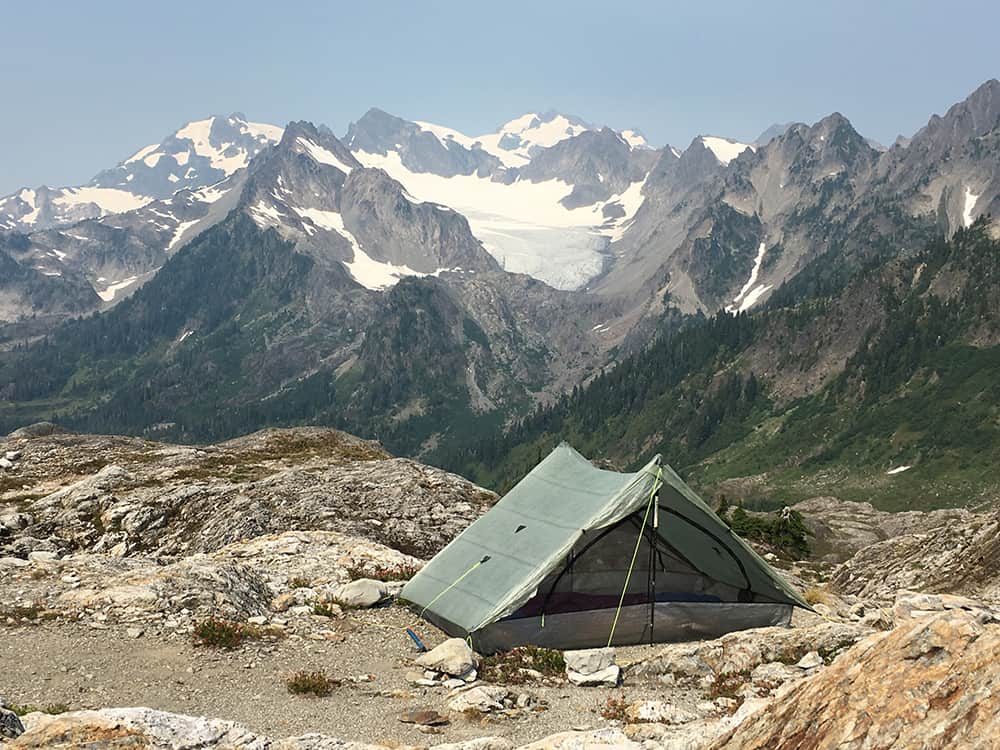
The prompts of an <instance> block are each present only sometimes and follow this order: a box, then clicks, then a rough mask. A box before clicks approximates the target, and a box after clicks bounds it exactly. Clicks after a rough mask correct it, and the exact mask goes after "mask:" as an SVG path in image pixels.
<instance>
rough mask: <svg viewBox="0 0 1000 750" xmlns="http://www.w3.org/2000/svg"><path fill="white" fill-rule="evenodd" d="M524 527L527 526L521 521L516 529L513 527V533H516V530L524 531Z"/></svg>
mask: <svg viewBox="0 0 1000 750" xmlns="http://www.w3.org/2000/svg"><path fill="white" fill-rule="evenodd" d="M526 528H528V527H527V526H525V525H524V524H523V523H522V524H521V525H520V526H518V527H517V528H516V529H514V533H515V534H516V533H517V532H519V531H524V530H525V529H526Z"/></svg>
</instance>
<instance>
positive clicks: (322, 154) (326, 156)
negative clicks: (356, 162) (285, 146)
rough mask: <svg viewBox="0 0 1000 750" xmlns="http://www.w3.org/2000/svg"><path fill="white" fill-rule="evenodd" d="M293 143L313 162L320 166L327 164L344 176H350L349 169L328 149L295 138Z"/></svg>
mask: <svg viewBox="0 0 1000 750" xmlns="http://www.w3.org/2000/svg"><path fill="white" fill-rule="evenodd" d="M295 142H296V144H298V145H299V146H301V147H302V148H303V149H304V150H305V152H306V154H308V155H309V157H310V158H312V160H313V161H315V162H318V163H320V164H327V165H329V166H331V167H336V168H337V169H339V170H340V171H341V172H343V173H344V174H350V172H351V167H349V166H347V165H346V164H344V162H342V161H341V160H340V159H339V158H338V157H337V155H336V154H335V153H333V152H332V151H330V150H329V149H325V148H323V147H322V146H320V145H317V144H315V143H313V142H312V141H310V140H308V139H307V138H301V137H300V138H296V139H295Z"/></svg>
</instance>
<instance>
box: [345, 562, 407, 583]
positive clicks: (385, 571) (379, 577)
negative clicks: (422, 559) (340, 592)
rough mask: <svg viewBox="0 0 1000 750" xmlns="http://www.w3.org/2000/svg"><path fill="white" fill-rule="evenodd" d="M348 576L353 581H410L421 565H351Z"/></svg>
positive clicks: (348, 568)
mask: <svg viewBox="0 0 1000 750" xmlns="http://www.w3.org/2000/svg"><path fill="white" fill-rule="evenodd" d="M346 570H347V574H348V575H349V576H350V577H351V580H352V581H356V580H358V579H359V578H373V579H375V580H376V581H408V580H410V579H411V578H413V576H415V575H416V574H417V573H418V572H419V571H420V566H419V565H406V564H402V565H374V564H364V563H361V564H358V565H349V566H348V567H347V568H346Z"/></svg>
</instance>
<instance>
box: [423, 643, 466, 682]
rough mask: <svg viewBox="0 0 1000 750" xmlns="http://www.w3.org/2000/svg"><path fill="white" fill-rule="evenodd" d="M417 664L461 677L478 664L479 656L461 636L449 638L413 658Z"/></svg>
mask: <svg viewBox="0 0 1000 750" xmlns="http://www.w3.org/2000/svg"><path fill="white" fill-rule="evenodd" d="M415 661H416V663H417V665H418V666H421V667H423V668H424V669H432V670H434V671H435V672H444V673H445V674H449V675H451V676H452V677H462V676H463V675H467V674H468V673H469V672H471V671H472V670H473V669H475V668H476V667H478V666H479V656H478V655H477V654H476V652H475V651H473V650H472V649H471V648H469V644H467V643H466V642H465V641H463V640H462V639H461V638H449V639H448V640H446V641H445V642H444V643H442V644H440V645H439V646H435V647H434V648H432V649H431V650H430V651H428V652H427V653H426V654H421V655H420V656H418V657H417V658H416V659H415Z"/></svg>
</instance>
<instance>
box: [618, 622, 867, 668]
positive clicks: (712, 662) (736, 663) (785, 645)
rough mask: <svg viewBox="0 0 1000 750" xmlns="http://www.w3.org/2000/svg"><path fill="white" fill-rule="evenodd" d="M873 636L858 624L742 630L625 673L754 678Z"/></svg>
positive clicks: (681, 646) (667, 651) (670, 649)
mask: <svg viewBox="0 0 1000 750" xmlns="http://www.w3.org/2000/svg"><path fill="white" fill-rule="evenodd" d="M871 632H872V631H871V629H870V628H867V627H865V626H863V625H860V624H857V623H838V622H825V621H823V622H819V623H816V624H814V625H809V626H805V627H798V628H779V627H774V628H755V629H752V630H740V631H737V632H735V633H729V634H727V635H724V636H722V637H721V638H716V639H715V640H712V641H692V642H690V643H671V644H668V645H666V646H664V647H662V648H661V649H660V650H659V651H658V652H657V653H656V654H655V655H654V656H651V657H649V658H646V659H643V660H641V661H639V662H637V663H635V664H633V665H632V666H630V667H628V668H627V669H626V676H627V679H630V678H633V677H639V678H641V677H661V676H666V675H672V676H673V677H674V678H678V679H681V680H684V679H698V678H706V677H708V678H711V677H714V676H718V675H731V674H739V673H744V672H745V673H749V672H750V671H751V670H753V669H754V668H755V667H758V666H760V665H761V664H767V663H771V662H782V663H785V664H795V663H796V662H798V661H799V660H800V659H802V657H804V656H805V655H806V654H808V653H809V652H811V651H816V652H819V653H820V654H822V655H823V656H825V657H826V658H827V659H829V658H831V657H832V656H833V655H835V654H837V653H839V652H840V651H842V650H844V649H845V648H847V647H849V646H851V645H853V644H854V643H856V642H857V641H858V640H860V639H862V638H864V637H865V636H866V635H868V634H870V633H871Z"/></svg>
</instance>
